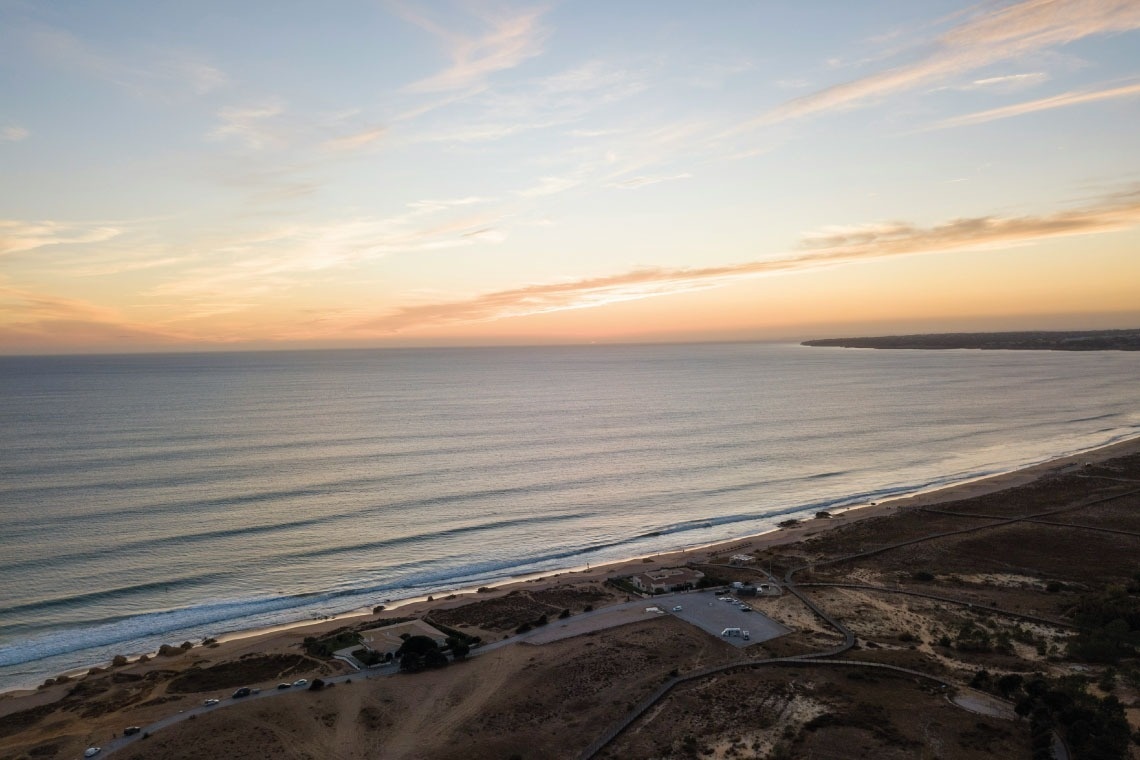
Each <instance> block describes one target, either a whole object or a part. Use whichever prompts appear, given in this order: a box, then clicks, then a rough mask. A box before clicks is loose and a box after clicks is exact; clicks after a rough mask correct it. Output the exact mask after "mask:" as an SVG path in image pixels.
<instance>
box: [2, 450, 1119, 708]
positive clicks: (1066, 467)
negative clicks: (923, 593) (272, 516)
mask: <svg viewBox="0 0 1140 760" xmlns="http://www.w3.org/2000/svg"><path fill="white" fill-rule="evenodd" d="M1137 452H1140V438H1135V439H1131V440H1128V441H1122V442H1120V443H1116V444H1112V445H1109V446H1104V447H1102V448H1099V449H1094V450H1091V451H1086V452H1083V453H1080V454H1076V455H1072V456H1066V457H1060V458H1057V459H1052V460H1049V461H1046V462H1042V463H1040V464H1037V465H1033V466H1030V467H1026V468H1022V469H1019V470H1014V471H1011V472H1007V473H1002V474H999V475H994V476H991V477H987V478H982V479H978V480H973V481H969V482H966V483H961V484H957V485H952V486H947V487H945V488H939V489H936V490H931V491H928V492H923V493H919V494H916V495H913V496H907V497H901V498H897V499H892V500H887V501H882V502H879V503H876V504H871V505H867V506H862V507H853V508H848V509H846V510H843V511H834V512H832V515H833V516H832V517H831V518H830V519H811V518H808V519H805V520H801V521H800V522H799V523H798V524H797V525H795V526H794V527H788V528H780V529H776V530H772V531H768V532H765V533H761V534H758V535H751V536H741V537H738V538H734V539H729V540H726V541H721V542H717V543H715V544H709V545H706V546H700V547H695V548H687V549H683V550H678V551H672V552H664V553H660V554H654V555H651V556H644V557H632V558H629V559H627V560H622V561H618V562H612V563H608V564H602V565H596V566H591V567H590V568H589V569H586V568H584V567H581V568H574V569H567V570H561V571H552V572H547V573H542V574H536V575H530V576H525V577H521V578H514V579H511V580H507V581H503V582H501V583H498V584H496V585H494V586H492V587H490V589H489V590H488V589H487V588H484V590H483V591H477V590H476V589H467V590H462V591H456V592H454V593H448V594H447V595H445V596H441V597H437V598H433V599H431V600H430V601H429V599H428V598H425V597H418V598H414V599H408V600H397V601H395V602H393V603H392V604H389V605H387V607H386V608H385V610H384V611H383V612H382V613H380V614H374V613H372V612H365V611H354V612H346V613H344V614H340V615H336V616H334V617H331V618H329V619H325V620H320V621H299V622H296V623H291V624H286V625H281V626H275V627H272V628H259V629H253V630H247V631H235V632H231V633H227V634H225V635H222V636H219V637H217V641H218V643H217V644H216V645H215V646H213V647H211V648H208V649H207V648H201V647H195V648H194V649H193V650H191V652H190V653H189V654H190V655H191V656H189V657H185V658H182V657H180V658H178V659H177V660H172V659H170V658H164V657H155V656H154V654H153V653H151V655H150V658H151V659H150V661H149V662H147V663H143V664H132V665H130V666H128V667H129V668H130V669H131V670H132V671H137V672H140V673H144V674H145V673H146V672H148V671H152V670H170V669H171V668H174V669H181V668H184V667H188V666H189V665H191V664H195V665H198V666H207V665H209V664H211V663H216V662H223V661H230V660H234V659H238V658H240V657H242V656H244V655H249V654H252V653H261V654H277V653H288V652H292V653H296V652H297V651H298V648H299V647H300V645H301V644H302V643H303V641H304V640H305V638H307V637H310V636H318V637H319V636H321V635H322V634H325V633H328V632H329V631H333V630H336V629H338V628H342V627H344V626H346V625H355V624H357V623H362V622H368V621H370V620H382V619H384V618H391V617H393V616H399V617H416V616H421V615H424V614H425V613H427V612H428V611H430V610H443V609H448V608H452V607H457V606H460V605H463V604H467V603H469V602H471V601H472V600H473V599H475V598H478V599H480V600H485V599H492V598H495V597H499V596H505V595H507V594H510V593H512V592H513V591H515V590H517V589H521V588H525V589H528V590H530V591H537V590H540V589H544V588H550V587H553V586H556V585H560V584H565V583H571V582H572V583H575V584H580V583H583V582H587V581H599V582H600V581H605V580H606V579H609V578H614V577H621V576H627V575H631V574H634V573H640V572H645V571H647V570H652V569H655V568H661V567H673V566H677V565H683V564H685V563H688V562H695V563H702V562H706V561H707V560H709V559H710V558H711V557H713V556H714V555H719V554H724V553H726V552H732V551H733V550H739V551H746V552H755V551H758V550H763V549H766V548H770V547H775V546H783V545H787V544H792V543H795V542H798V541H802V540H803V539H805V538H808V537H812V536H816V535H818V534H820V533H822V532H824V531H828V530H834V529H835V528H838V527H840V526H843V525H848V524H851V523H853V522H858V521H862V520H867V519H871V518H875V517H880V516H883V515H887V514H891V513H893V512H898V511H904V510H907V509H913V508H916V507H925V506H931V505H934V504H945V503H947V502H953V501H959V500H963V499H969V498H973V497H975V496H981V495H984V494H989V493H994V492H997V491H1001V490H1004V489H1008V488H1013V487H1016V486H1019V485H1023V484H1026V483H1031V482H1033V481H1034V480H1037V479H1038V478H1040V477H1042V476H1043V475H1047V474H1050V473H1062V472H1073V471H1075V470H1078V469H1079V468H1082V467H1084V465H1085V464H1086V463H1097V462H1103V461H1106V460H1109V459H1112V458H1115V457H1120V456H1125V455H1129V454H1133V453H1137ZM172 643H175V644H176V643H178V642H172ZM132 659H135V658H132ZM107 666H108V663H94V664H93V665H92V667H107ZM84 672H86V669H84V670H80V671H73V672H72V673H71V674H69V675H78V674H82V673H84ZM63 688H65V687H62V686H56V687H47V688H43V687H41V688H39V689H36V690H19V691H9V692H5V693H3V694H0V716H2V715H4V714H7V713H9V712H12V710H13V709H17V708H15V707H14V706H13V705H14V704H15V703H17V702H18V703H20V707H19V708H18V709H23V708H25V707H27V706H29V705H33V704H38V703H44V702H51V701H53V700H54V699H56V698H58V693H57V692H58V691H59V690H61V689H63ZM53 695H54V696H53ZM29 700H30V701H29Z"/></svg>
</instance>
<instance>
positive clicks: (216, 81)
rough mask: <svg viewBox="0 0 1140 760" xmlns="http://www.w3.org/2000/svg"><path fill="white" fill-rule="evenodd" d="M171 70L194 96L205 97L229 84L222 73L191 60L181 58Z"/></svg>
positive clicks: (228, 80) (227, 78)
mask: <svg viewBox="0 0 1140 760" xmlns="http://www.w3.org/2000/svg"><path fill="white" fill-rule="evenodd" d="M172 68H173V69H174V71H176V72H177V74H178V75H179V76H180V77H181V78H182V79H183V80H184V81H185V82H186V83H187V85H188V86H189V87H190V90H191V91H192V92H193V93H194V94H195V95H207V94H209V93H211V92H213V91H215V90H218V89H221V88H222V87H225V86H226V85H228V84H229V83H230V78H229V77H228V76H227V75H226V73H225V72H224V71H222V70H221V69H219V68H217V67H215V66H211V65H210V64H208V63H205V62H203V61H198V60H194V59H193V58H188V57H187V58H182V59H180V60H178V61H176V62H175V63H174V64H173V66H172Z"/></svg>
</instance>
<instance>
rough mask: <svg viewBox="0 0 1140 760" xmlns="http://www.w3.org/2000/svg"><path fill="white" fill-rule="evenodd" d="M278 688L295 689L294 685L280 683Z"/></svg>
mask: <svg viewBox="0 0 1140 760" xmlns="http://www.w3.org/2000/svg"><path fill="white" fill-rule="evenodd" d="M277 688H278V689H291V688H293V684H291V683H279V684H277Z"/></svg>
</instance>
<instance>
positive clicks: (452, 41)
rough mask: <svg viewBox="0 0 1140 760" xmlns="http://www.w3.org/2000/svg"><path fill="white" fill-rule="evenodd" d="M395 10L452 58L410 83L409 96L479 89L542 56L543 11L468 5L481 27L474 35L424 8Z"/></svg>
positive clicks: (469, 10) (406, 6) (400, 4)
mask: <svg viewBox="0 0 1140 760" xmlns="http://www.w3.org/2000/svg"><path fill="white" fill-rule="evenodd" d="M391 7H392V8H393V9H394V10H395V11H396V12H397V13H398V15H400V16H401V17H402V18H403V19H404V20H406V21H408V22H410V23H412V24H415V25H416V26H418V27H420V28H421V29H423V30H425V31H427V32H429V33H431V34H432V35H434V36H435V37H437V38H438V39H439V40H440V41H441V42H442V43H443V45H444V47H445V49H446V54H447V56H448V57H449V58H450V59H451V65H450V66H448V67H447V68H445V69H444V70H443V71H440V72H439V73H437V74H433V75H432V76H430V77H427V78H426V79H421V80H419V81H418V82H414V83H412V84H410V85H408V87H407V89H408V91H409V92H450V91H455V90H470V91H477V90H480V89H482V88H483V87H484V86H485V85H486V81H487V79H488V77H490V76H491V75H492V74H495V73H497V72H500V71H505V70H507V69H512V68H514V67H516V66H518V65H519V64H520V63H522V62H523V61H525V60H527V59H528V58H532V57H534V56H536V55H538V54H539V53H541V52H542V41H543V38H544V37H545V32H544V30H543V29H542V26H541V24H540V21H541V18H542V16H543V13H544V10H543V9H539V8H527V9H523V10H515V11H513V12H506V11H504V12H501V13H492V12H490V11H488V10H487V9H484V8H480V7H476V6H468V7H467V8H466V10H468V12H469V14H470V15H471V16H473V17H474V20H475V22H476V23H477V24H478V25H479V26H480V27H482V28H481V29H480V31H479V32H478V33H476V34H469V33H465V32H464V31H461V30H459V29H457V28H455V26H453V25H449V24H447V23H443V22H440V21H438V20H436V19H433V18H431V17H430V16H429V15H427V14H426V13H425V12H424V10H423V9H422V8H421V7H415V8H413V7H411V6H410V5H406V4H403V3H399V4H392V6H391ZM449 21H451V19H449Z"/></svg>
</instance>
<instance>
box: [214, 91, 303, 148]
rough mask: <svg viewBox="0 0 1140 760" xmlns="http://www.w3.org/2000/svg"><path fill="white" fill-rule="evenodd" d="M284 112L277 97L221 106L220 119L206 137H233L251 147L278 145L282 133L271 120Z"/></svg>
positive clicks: (217, 138)
mask: <svg viewBox="0 0 1140 760" xmlns="http://www.w3.org/2000/svg"><path fill="white" fill-rule="evenodd" d="M284 112H285V106H284V105H283V104H281V103H280V102H278V101H267V102H263V103H258V104H254V105H248V106H239V107H229V108H223V109H222V110H221V111H219V112H218V119H219V121H220V122H221V123H220V124H218V126H216V127H215V128H214V129H213V130H211V131H210V134H209V137H210V138H211V139H214V140H227V139H231V138H233V139H236V140H239V141H241V142H242V143H244V144H245V146H246V147H248V148H252V149H253V150H262V149H263V148H268V147H274V146H280V145H282V144H283V143H284V135H283V134H282V132H281V129H280V128H279V127H277V126H275V125H274V123H273V120H274V119H276V118H277V117H279V116H281V115H282V114H283V113H284Z"/></svg>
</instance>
